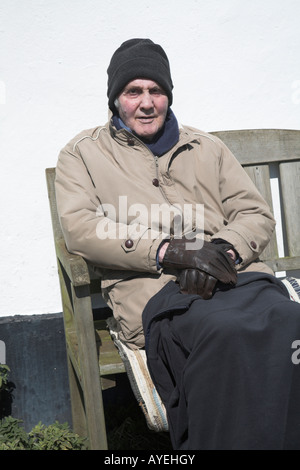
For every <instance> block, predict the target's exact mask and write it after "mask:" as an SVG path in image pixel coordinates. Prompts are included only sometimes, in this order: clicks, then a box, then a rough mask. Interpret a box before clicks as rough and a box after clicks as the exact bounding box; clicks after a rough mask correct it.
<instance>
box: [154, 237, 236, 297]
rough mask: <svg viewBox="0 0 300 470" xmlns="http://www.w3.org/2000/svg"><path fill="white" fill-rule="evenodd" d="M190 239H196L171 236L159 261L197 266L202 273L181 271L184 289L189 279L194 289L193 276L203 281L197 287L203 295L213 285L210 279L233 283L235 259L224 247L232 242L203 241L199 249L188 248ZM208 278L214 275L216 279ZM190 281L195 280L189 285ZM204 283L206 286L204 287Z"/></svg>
mask: <svg viewBox="0 0 300 470" xmlns="http://www.w3.org/2000/svg"><path fill="white" fill-rule="evenodd" d="M191 242H195V240H187V239H186V238H179V239H177V238H174V239H172V240H170V243H169V246H168V248H167V250H166V253H165V256H164V258H163V261H162V265H163V267H168V268H173V269H180V270H185V269H190V270H195V269H196V270H198V271H200V272H201V273H202V274H199V273H196V272H195V273H192V272H189V273H188V272H187V273H185V274H183V275H182V286H183V287H184V288H185V289H187V282H188V281H189V280H190V281H191V285H190V290H191V289H193V290H194V289H195V282H196V278H197V279H198V280H199V285H202V287H199V288H198V291H200V290H201V291H203V290H205V292H206V294H204V295H209V292H212V290H213V287H214V286H213V287H212V285H213V282H215V283H216V282H217V280H219V281H221V282H223V283H224V284H230V285H235V284H236V282H237V273H236V269H235V266H234V262H233V260H232V259H231V258H230V256H229V255H228V254H227V253H226V251H228V250H230V249H232V248H233V246H232V245H231V244H229V243H219V244H214V243H210V242H207V241H204V242H203V247H202V248H201V249H200V250H191V249H190V250H189V249H187V248H188V246H189V243H191ZM205 274H206V276H205ZM211 278H214V279H216V281H214V280H213V279H211ZM192 280H193V282H192ZM192 284H194V287H192ZM206 284H207V286H206V288H205V289H204V287H205V285H206ZM207 298H209V297H207Z"/></svg>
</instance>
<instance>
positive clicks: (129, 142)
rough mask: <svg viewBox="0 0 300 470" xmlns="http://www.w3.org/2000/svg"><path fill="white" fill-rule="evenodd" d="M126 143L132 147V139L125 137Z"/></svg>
mask: <svg viewBox="0 0 300 470" xmlns="http://www.w3.org/2000/svg"><path fill="white" fill-rule="evenodd" d="M127 144H128V145H129V146H130V147H133V146H134V139H131V138H129V139H127Z"/></svg>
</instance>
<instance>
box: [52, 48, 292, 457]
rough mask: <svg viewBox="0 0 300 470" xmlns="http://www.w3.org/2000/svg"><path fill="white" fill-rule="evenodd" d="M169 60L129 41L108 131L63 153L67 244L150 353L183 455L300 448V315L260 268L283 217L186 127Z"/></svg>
mask: <svg viewBox="0 0 300 470" xmlns="http://www.w3.org/2000/svg"><path fill="white" fill-rule="evenodd" d="M172 89H173V83H172V79H171V73H170V67H169V61H168V58H167V56H166V54H165V52H164V50H163V49H162V48H161V46H159V45H158V44H155V43H153V42H152V41H151V40H149V39H131V40H128V41H126V42H124V43H123V44H122V45H121V46H120V47H119V48H118V49H117V50H116V51H115V53H114V54H113V56H112V58H111V62H110V64H109V67H108V91H107V94H108V104H109V108H110V117H109V121H108V123H107V124H106V125H104V126H100V127H96V128H94V129H90V130H88V131H84V132H82V133H81V134H79V135H77V136H76V137H75V138H74V139H73V140H72V141H71V142H69V143H68V144H67V145H66V147H65V148H64V149H63V150H62V151H61V153H60V156H59V160H58V165H57V179H56V191H57V203H58V211H59V215H60V220H61V225H62V229H63V232H64V235H65V239H66V243H67V247H68V249H69V250H70V251H71V252H73V253H77V254H80V255H82V256H83V257H84V258H85V259H86V260H87V261H88V262H89V263H90V264H91V265H92V266H93V268H94V270H95V271H96V272H97V273H98V274H99V275H100V277H101V286H102V291H103V296H104V298H105V299H106V301H107V303H108V305H110V306H111V308H112V310H113V313H114V316H115V318H116V319H117V321H118V324H119V327H120V336H121V338H122V340H123V341H125V342H126V343H127V345H129V347H131V348H141V347H145V338H146V351H147V356H148V363H149V368H150V371H151V374H152V376H153V380H154V382H155V383H156V385H157V388H158V390H159V393H160V394H161V397H162V399H163V401H164V403H165V405H166V409H167V414H168V420H169V427H170V434H171V439H172V444H173V446H174V448H176V449H288V448H300V413H299V412H300V405H299V404H298V403H299V400H298V398H297V394H298V393H299V386H300V371H298V370H297V369H296V368H295V365H293V364H292V361H291V344H292V342H293V341H294V340H295V339H297V338H300V306H299V304H297V303H295V302H292V301H290V300H289V296H288V293H287V292H286V289H285V287H284V286H283V284H282V283H281V282H280V281H278V280H277V279H276V278H275V277H274V276H273V273H272V272H271V271H270V270H269V268H268V267H267V266H266V265H264V264H263V263H262V262H260V260H259V255H260V253H261V252H262V251H263V249H264V248H265V247H266V245H267V244H268V242H269V240H270V236H271V234H272V232H273V230H274V225H275V222H274V219H273V217H272V214H271V212H270V210H269V208H268V206H267V204H266V203H265V201H264V200H263V199H262V197H261V196H260V194H259V193H258V191H257V190H256V188H255V186H254V185H253V183H252V182H251V180H250V179H249V178H248V176H247V175H246V174H245V172H244V170H243V169H242V168H241V166H240V164H239V163H238V162H237V160H236V159H235V158H234V156H233V155H232V153H231V152H230V150H229V149H228V148H227V147H226V146H225V145H224V144H223V143H222V142H221V141H220V140H219V139H217V138H216V137H212V136H211V135H209V134H207V133H205V132H202V131H200V130H197V129H194V128H191V127H187V126H181V125H179V124H178V122H177V119H176V117H175V115H174V114H173V112H172V110H171V108H170V106H171V105H172V99H173V97H172Z"/></svg>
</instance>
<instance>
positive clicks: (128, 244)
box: [125, 239, 133, 248]
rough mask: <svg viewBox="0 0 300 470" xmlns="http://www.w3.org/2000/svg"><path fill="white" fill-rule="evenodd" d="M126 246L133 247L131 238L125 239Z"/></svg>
mask: <svg viewBox="0 0 300 470" xmlns="http://www.w3.org/2000/svg"><path fill="white" fill-rule="evenodd" d="M125 246H126V248H132V247H133V241H132V240H130V239H129V240H126V242H125Z"/></svg>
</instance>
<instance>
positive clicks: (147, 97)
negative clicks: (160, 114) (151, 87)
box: [140, 92, 153, 109]
mask: <svg viewBox="0 0 300 470" xmlns="http://www.w3.org/2000/svg"><path fill="white" fill-rule="evenodd" d="M141 98H142V100H141V105H140V106H141V108H144V109H151V108H153V99H152V96H151V94H150V93H149V92H144V93H143V94H142V97H141Z"/></svg>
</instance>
